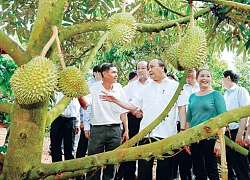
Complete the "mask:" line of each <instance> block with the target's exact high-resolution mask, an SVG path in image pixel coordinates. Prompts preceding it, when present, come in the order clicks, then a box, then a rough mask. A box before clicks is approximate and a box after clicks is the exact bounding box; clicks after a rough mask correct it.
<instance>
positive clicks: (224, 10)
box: [220, 6, 228, 13]
mask: <svg viewBox="0 0 250 180" xmlns="http://www.w3.org/2000/svg"><path fill="white" fill-rule="evenodd" d="M227 8H228V6H223V8H222V9H221V10H220V12H222V13H224V12H226V10H227Z"/></svg>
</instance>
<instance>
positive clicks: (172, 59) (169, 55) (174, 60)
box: [163, 22, 184, 71]
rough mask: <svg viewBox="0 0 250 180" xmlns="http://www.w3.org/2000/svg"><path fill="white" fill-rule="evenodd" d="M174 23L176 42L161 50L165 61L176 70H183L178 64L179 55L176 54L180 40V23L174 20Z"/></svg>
mask: <svg viewBox="0 0 250 180" xmlns="http://www.w3.org/2000/svg"><path fill="white" fill-rule="evenodd" d="M175 25H176V26H177V42H176V43H175V44H174V45H172V46H171V47H170V48H168V49H167V50H165V51H164V52H163V53H164V55H165V56H164V57H165V58H164V59H165V61H166V63H169V64H171V65H172V66H173V67H174V68H175V69H176V70H178V71H183V70H184V69H183V68H182V67H181V65H180V64H179V56H178V52H179V45H180V42H181V35H180V25H179V23H178V22H176V23H175Z"/></svg>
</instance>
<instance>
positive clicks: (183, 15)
mask: <svg viewBox="0 0 250 180" xmlns="http://www.w3.org/2000/svg"><path fill="white" fill-rule="evenodd" d="M155 2H157V4H159V5H160V6H161V7H163V8H164V9H166V10H168V11H170V12H172V13H174V14H177V15H179V16H181V17H186V16H187V15H186V14H181V13H180V12H176V11H174V10H172V9H170V8H169V7H167V6H165V5H164V4H162V2H160V1H159V0H155Z"/></svg>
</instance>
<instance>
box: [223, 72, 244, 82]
mask: <svg viewBox="0 0 250 180" xmlns="http://www.w3.org/2000/svg"><path fill="white" fill-rule="evenodd" d="M223 76H224V77H228V76H230V79H231V80H232V81H233V82H234V83H235V84H238V82H239V79H240V75H239V74H238V73H237V72H235V71H233V70H226V71H225V72H224V73H223Z"/></svg>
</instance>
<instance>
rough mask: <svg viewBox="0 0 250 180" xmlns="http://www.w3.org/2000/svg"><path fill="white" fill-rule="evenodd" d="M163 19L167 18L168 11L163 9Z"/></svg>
mask: <svg viewBox="0 0 250 180" xmlns="http://www.w3.org/2000/svg"><path fill="white" fill-rule="evenodd" d="M163 14H164V17H165V18H167V17H168V11H167V10H166V9H164V11H163Z"/></svg>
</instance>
